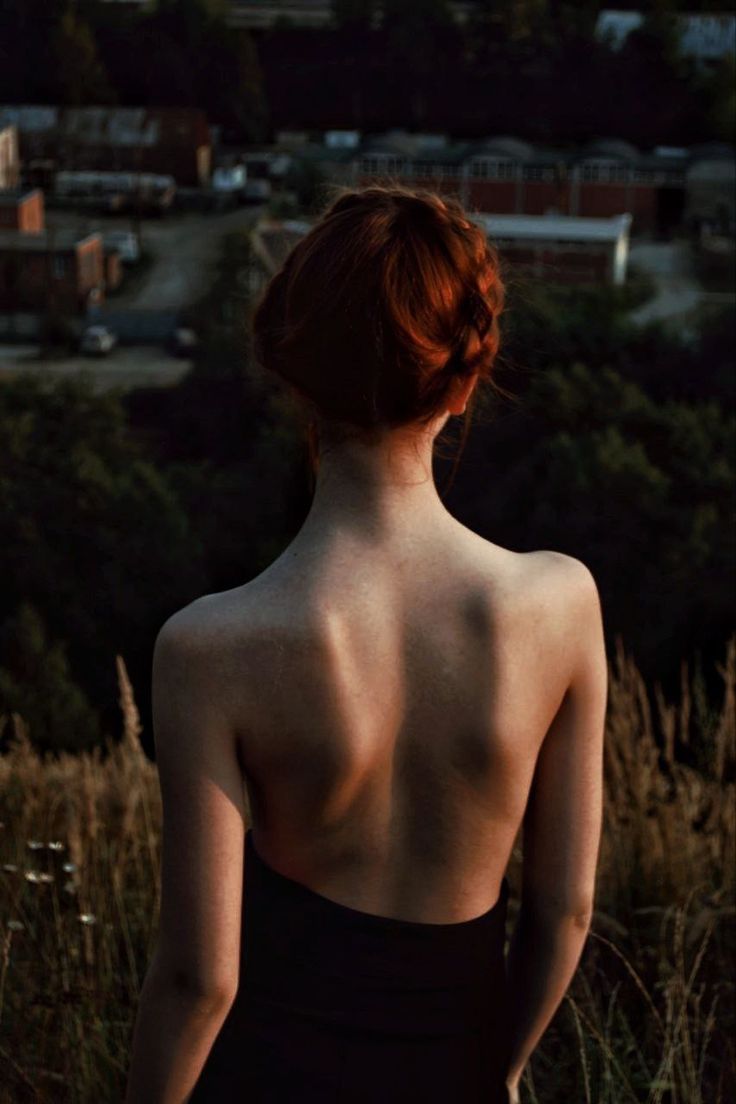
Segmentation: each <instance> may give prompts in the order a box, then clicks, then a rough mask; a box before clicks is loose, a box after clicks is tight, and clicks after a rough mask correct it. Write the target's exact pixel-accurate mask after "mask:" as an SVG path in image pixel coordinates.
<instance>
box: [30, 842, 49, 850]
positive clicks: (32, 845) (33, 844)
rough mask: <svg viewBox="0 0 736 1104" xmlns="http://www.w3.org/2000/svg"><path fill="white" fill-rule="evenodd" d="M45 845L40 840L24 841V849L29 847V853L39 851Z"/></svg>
mask: <svg viewBox="0 0 736 1104" xmlns="http://www.w3.org/2000/svg"><path fill="white" fill-rule="evenodd" d="M45 846H46V844H45V843H44V842H43V841H42V840H26V847H30V849H31V851H39V850H40V849H41V848H42V847H45Z"/></svg>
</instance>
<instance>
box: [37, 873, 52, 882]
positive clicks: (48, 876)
mask: <svg viewBox="0 0 736 1104" xmlns="http://www.w3.org/2000/svg"><path fill="white" fill-rule="evenodd" d="M38 880H39V882H53V880H54V875H53V874H39V875H38Z"/></svg>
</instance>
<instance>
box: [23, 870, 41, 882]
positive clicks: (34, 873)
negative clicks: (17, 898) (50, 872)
mask: <svg viewBox="0 0 736 1104" xmlns="http://www.w3.org/2000/svg"><path fill="white" fill-rule="evenodd" d="M25 879H26V881H27V882H40V881H41V876H40V873H39V871H38V870H26V873H25Z"/></svg>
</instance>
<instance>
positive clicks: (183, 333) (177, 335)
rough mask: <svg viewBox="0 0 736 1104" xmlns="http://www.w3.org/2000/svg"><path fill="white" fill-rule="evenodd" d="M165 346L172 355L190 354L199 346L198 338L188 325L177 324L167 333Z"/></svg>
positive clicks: (183, 355) (186, 355) (185, 355)
mask: <svg viewBox="0 0 736 1104" xmlns="http://www.w3.org/2000/svg"><path fill="white" fill-rule="evenodd" d="M166 346H167V348H168V350H169V352H170V353H172V354H173V355H174V356H180V357H188V356H192V355H193V354H194V353H195V352H196V351H197V348H198V347H199V338H198V337H197V334H196V333H195V331H194V330H192V329H190V327H189V326H177V327H176V328H175V329H173V330H172V331H171V333H170V334H169V339H168V341H167V343H166Z"/></svg>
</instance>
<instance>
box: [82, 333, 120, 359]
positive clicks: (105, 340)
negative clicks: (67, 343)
mask: <svg viewBox="0 0 736 1104" xmlns="http://www.w3.org/2000/svg"><path fill="white" fill-rule="evenodd" d="M117 341H118V338H117V334H114V333H113V332H112V330H108V328H107V326H88V327H87V329H86V330H85V331H84V333H83V334H82V340H81V342H80V345H79V351H80V352H82V353H85V354H86V355H88V356H107V354H108V353H109V352H111V351H112V350H113V349H114V348H115V346H116V345H117Z"/></svg>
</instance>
